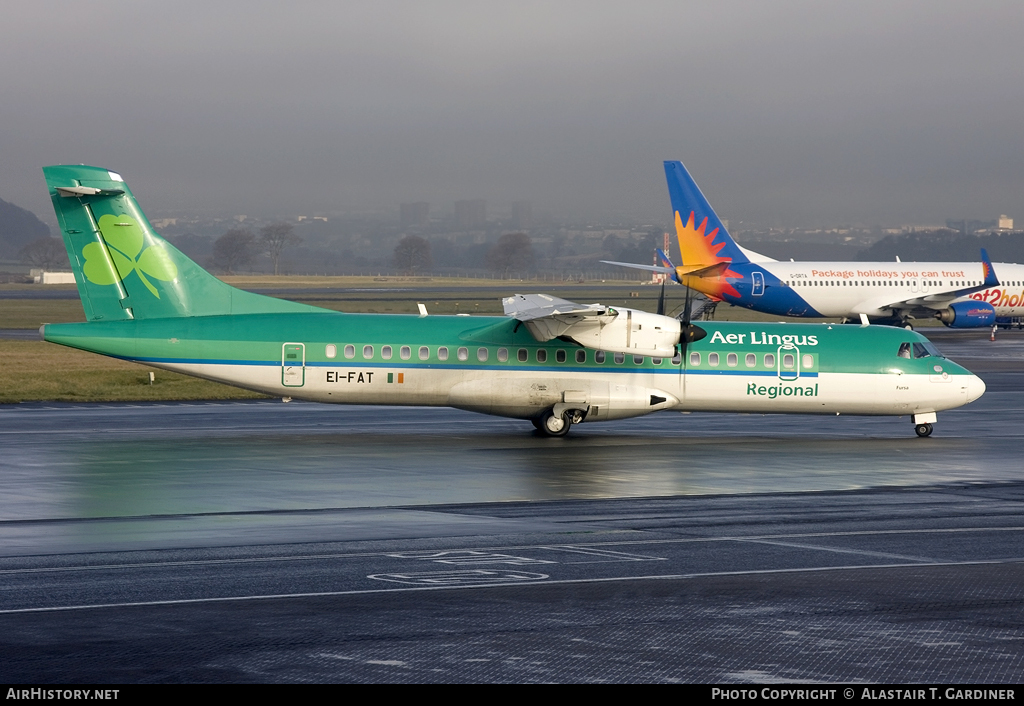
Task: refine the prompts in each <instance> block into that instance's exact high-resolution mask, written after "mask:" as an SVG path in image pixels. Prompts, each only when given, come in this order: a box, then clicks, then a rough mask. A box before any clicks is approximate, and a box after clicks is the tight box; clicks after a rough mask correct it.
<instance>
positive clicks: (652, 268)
mask: <svg viewBox="0 0 1024 706" xmlns="http://www.w3.org/2000/svg"><path fill="white" fill-rule="evenodd" d="M601 262H603V263H604V264H606V265H618V266H619V267H629V268H631V269H634V270H644V271H645V272H660V273H661V274H663V275H674V274H675V273H676V268H674V267H660V266H658V265H637V264H635V263H632V262H615V261H614V260H601Z"/></svg>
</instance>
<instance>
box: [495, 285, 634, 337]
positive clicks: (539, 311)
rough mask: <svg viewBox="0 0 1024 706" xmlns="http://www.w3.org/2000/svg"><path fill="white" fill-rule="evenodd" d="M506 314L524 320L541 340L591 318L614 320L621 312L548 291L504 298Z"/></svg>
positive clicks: (502, 304) (557, 334)
mask: <svg viewBox="0 0 1024 706" xmlns="http://www.w3.org/2000/svg"><path fill="white" fill-rule="evenodd" d="M501 306H502V308H503V309H504V310H505V315H506V316H511V317H512V318H513V319H516V320H517V321H522V322H523V323H524V324H526V327H527V328H528V329H529V330H530V333H532V334H533V337H534V338H536V339H537V340H538V341H550V340H551V339H552V338H557V337H558V336H561V335H563V334H564V333H565V332H566V331H568V330H569V329H570V328H572V327H573V326H576V325H577V324H580V323H583V322H584V321H587V320H588V319H592V320H595V322H596V321H597V320H599V319H601V318H602V317H603V318H606V319H608V320H610V319H614V318H615V317H616V316H618V313H617V312H616V311H615V310H614V309H612V308H611V307H607V306H603V305H601V304H577V303H576V302H571V301H568V300H567V299H559V298H558V297H551V296H548V295H547V294H516V295H514V296H511V297H508V298H507V299H502V300H501Z"/></svg>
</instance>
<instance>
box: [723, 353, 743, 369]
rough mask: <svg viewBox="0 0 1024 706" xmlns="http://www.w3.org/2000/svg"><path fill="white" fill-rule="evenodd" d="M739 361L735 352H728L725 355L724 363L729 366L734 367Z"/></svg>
mask: <svg viewBox="0 0 1024 706" xmlns="http://www.w3.org/2000/svg"><path fill="white" fill-rule="evenodd" d="M739 362H740V358H739V356H738V355H736V354H735V353H730V354H729V355H727V356H725V364H726V365H728V366H729V367H730V368H735V367H736V366H737V365H738V364H739Z"/></svg>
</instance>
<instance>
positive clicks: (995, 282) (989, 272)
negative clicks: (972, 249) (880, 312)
mask: <svg viewBox="0 0 1024 706" xmlns="http://www.w3.org/2000/svg"><path fill="white" fill-rule="evenodd" d="M981 268H982V272H983V273H984V275H985V280H984V281H983V282H981V283H980V284H977V285H974V286H971V287H958V288H956V289H950V290H948V291H945V292H936V293H934V294H925V295H924V296H922V295H921V294H917V295H914V296H910V297H907V298H905V299H897V300H895V301H894V300H885V301H887V302H888V303H882V302H878V306H877V307H876V308H878V309H899V310H901V311H912V310H914V309H933V310H938V309H944V308H946V307H947V306H949V305H950V304H951V303H952V302H954V301H956V300H957V299H960V298H961V297H965V296H967V295H969V294H974V293H975V292H980V291H982V290H984V289H989V288H991V287H998V286H999V278H998V277H997V276H996V271H995V268H994V267H993V266H992V260H990V259H989V256H988V252H987V251H986V250H985V248H982V249H981ZM876 301H877V300H876ZM870 307H875V302H865V303H864V304H862V305H860V306H858V307H857V308H858V309H864V308H870Z"/></svg>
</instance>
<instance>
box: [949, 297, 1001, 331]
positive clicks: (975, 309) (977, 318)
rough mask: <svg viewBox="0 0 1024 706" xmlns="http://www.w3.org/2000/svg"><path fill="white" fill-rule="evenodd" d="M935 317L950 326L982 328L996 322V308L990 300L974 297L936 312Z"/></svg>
mask: <svg viewBox="0 0 1024 706" xmlns="http://www.w3.org/2000/svg"><path fill="white" fill-rule="evenodd" d="M935 318H937V319H938V320H939V321H941V322H942V323H944V324H945V325H946V326H949V327H950V328H980V327H983V326H991V325H992V324H994V323H995V322H996V310H995V308H994V307H993V306H992V305H991V304H989V303H988V302H979V301H975V300H973V299H972V300H968V301H962V302H954V303H953V304H950V305H949V307H948V308H946V309H943V310H941V311H939V312H936V314H935Z"/></svg>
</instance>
